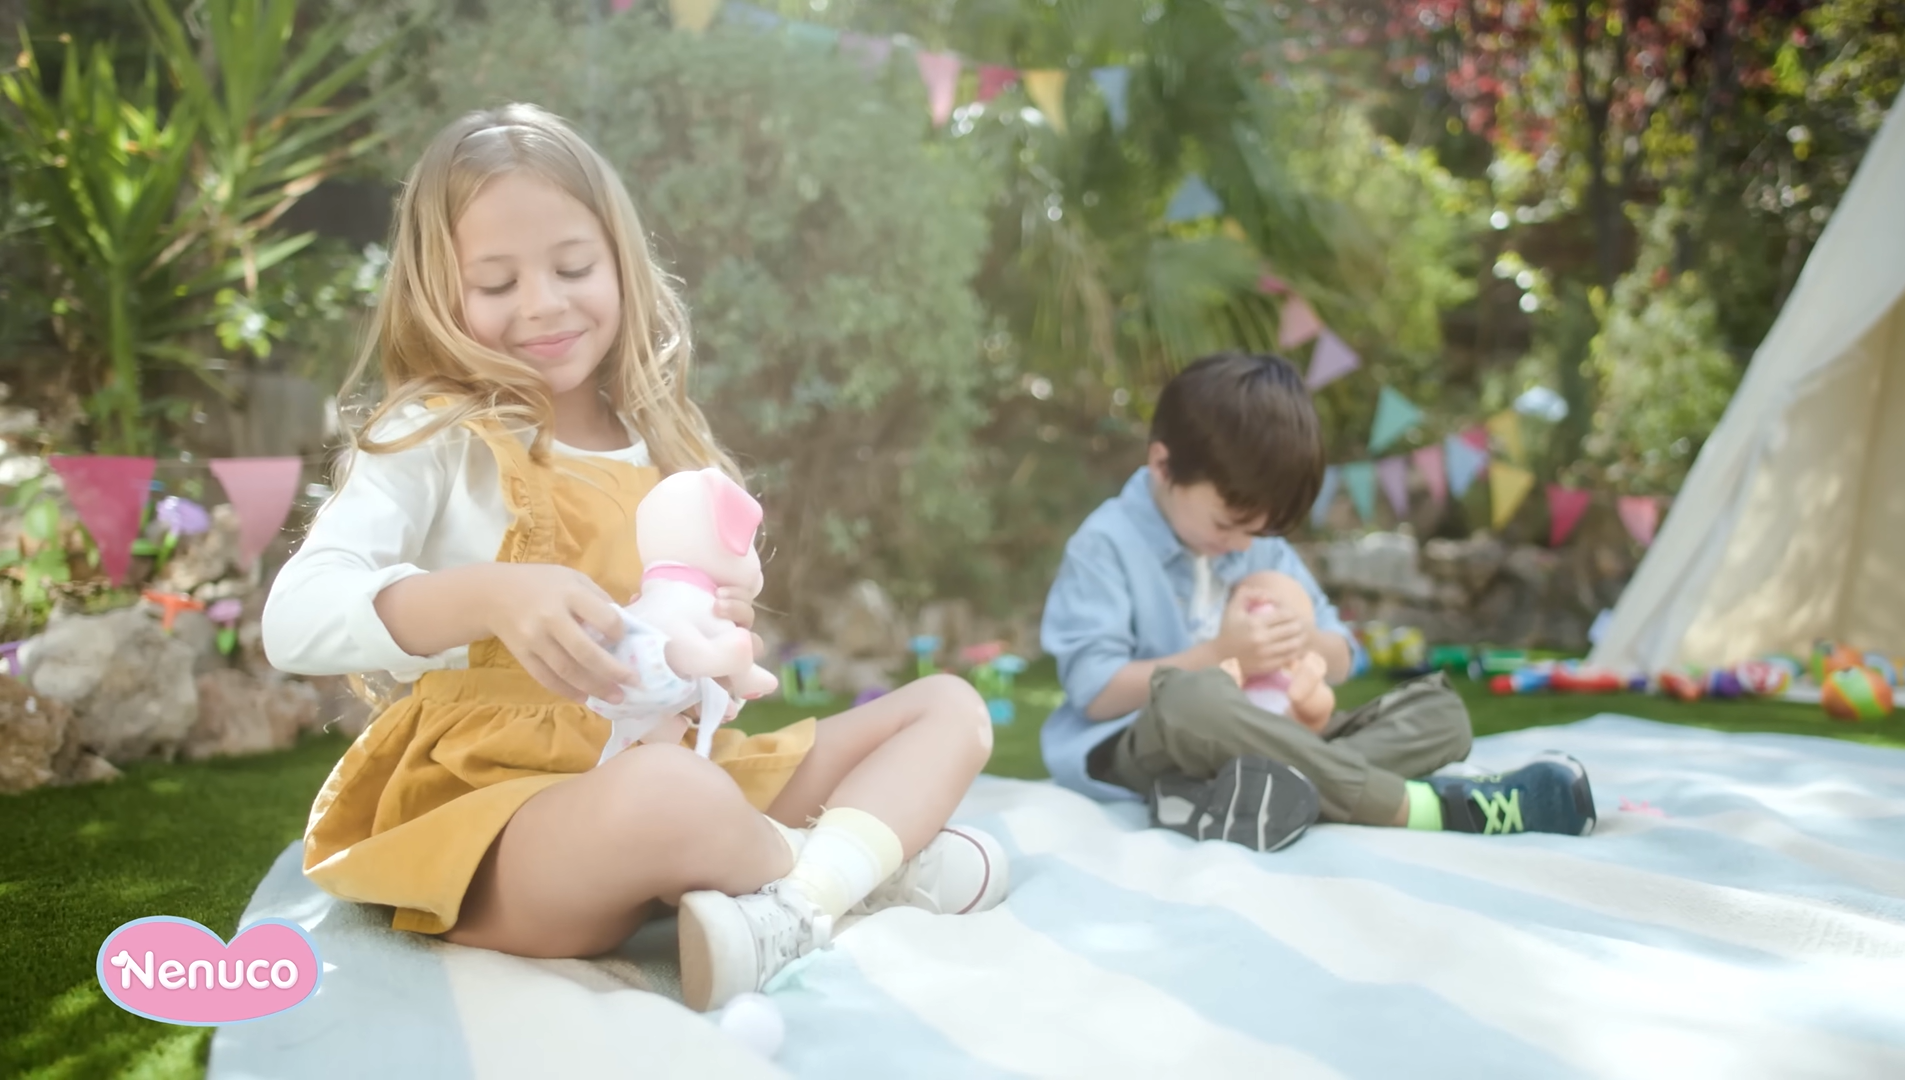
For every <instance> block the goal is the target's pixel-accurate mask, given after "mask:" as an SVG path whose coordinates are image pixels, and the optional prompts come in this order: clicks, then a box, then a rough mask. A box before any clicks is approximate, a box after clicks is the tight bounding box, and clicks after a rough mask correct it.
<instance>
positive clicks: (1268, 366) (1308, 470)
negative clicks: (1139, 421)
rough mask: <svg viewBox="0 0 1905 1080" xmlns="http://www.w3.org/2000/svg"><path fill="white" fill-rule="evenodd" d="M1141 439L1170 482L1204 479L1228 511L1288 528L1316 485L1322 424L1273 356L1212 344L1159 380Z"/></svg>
mask: <svg viewBox="0 0 1905 1080" xmlns="http://www.w3.org/2000/svg"><path fill="white" fill-rule="evenodd" d="M1151 441H1152V442H1154V443H1163V444H1164V449H1165V451H1166V452H1167V453H1168V454H1170V461H1169V462H1167V463H1166V465H1165V471H1166V472H1168V473H1169V474H1170V477H1171V483H1173V484H1175V485H1179V486H1188V485H1191V484H1197V483H1201V482H1203V481H1206V480H1208V481H1210V482H1211V484H1212V485H1213V486H1214V487H1216V489H1217V493H1218V494H1219V495H1221V496H1222V497H1223V500H1224V503H1225V505H1226V506H1228V507H1229V508H1230V510H1231V512H1232V513H1235V514H1236V515H1237V516H1238V517H1240V518H1242V519H1244V520H1246V521H1249V520H1251V519H1254V518H1257V517H1262V518H1264V519H1265V520H1264V525H1263V528H1262V530H1260V533H1259V535H1263V536H1279V535H1282V534H1283V533H1287V532H1289V531H1290V530H1291V529H1293V528H1295V527H1296V526H1297V523H1298V522H1300V521H1302V520H1303V518H1304V516H1305V515H1306V514H1308V513H1309V511H1310V507H1311V506H1312V505H1313V504H1315V502H1316V496H1317V493H1318V492H1319V491H1320V490H1322V487H1323V431H1322V424H1321V423H1319V422H1318V421H1317V418H1316V409H1315V407H1314V406H1312V405H1311V404H1310V394H1309V391H1308V390H1306V389H1304V386H1303V378H1302V376H1300V375H1298V374H1297V371H1296V368H1295V367H1293V366H1292V365H1291V364H1290V362H1289V361H1288V360H1285V359H1284V358H1282V357H1281V356H1272V355H1269V354H1252V353H1235V352H1230V353H1218V354H1216V355H1215V356H1206V357H1203V358H1202V359H1200V360H1197V361H1195V362H1193V363H1192V364H1191V365H1190V366H1188V367H1186V368H1185V369H1184V370H1183V371H1180V372H1178V373H1177V374H1176V375H1175V376H1173V377H1172V378H1171V381H1169V382H1167V383H1165V384H1164V390H1163V392H1162V393H1160V394H1159V395H1158V407H1157V411H1156V412H1155V413H1154V414H1152V417H1151Z"/></svg>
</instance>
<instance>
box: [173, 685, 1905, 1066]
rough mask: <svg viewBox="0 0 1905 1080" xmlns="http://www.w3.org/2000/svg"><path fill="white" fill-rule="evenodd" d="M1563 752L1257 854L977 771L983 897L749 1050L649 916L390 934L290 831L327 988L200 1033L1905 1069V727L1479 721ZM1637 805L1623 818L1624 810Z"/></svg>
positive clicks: (445, 1047) (811, 983)
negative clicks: (699, 997) (1776, 730)
mask: <svg viewBox="0 0 1905 1080" xmlns="http://www.w3.org/2000/svg"><path fill="white" fill-rule="evenodd" d="M1550 748H1554V749H1562V750H1566V751H1568V752H1570V753H1573V754H1574V755H1575V756H1577V757H1579V758H1580V759H1581V760H1582V761H1583V762H1585V763H1586V764H1587V766H1588V769H1589V774H1590V777H1591V778H1592V780H1593V783H1594V789H1595V796H1596V802H1597V805H1598V807H1599V810H1600V814H1601V821H1600V827H1599V829H1598V830H1597V831H1596V833H1595V834H1594V836H1592V837H1590V838H1586V839H1577V838H1571V837H1554V836H1537V835H1527V836H1515V837H1488V838H1482V837H1474V836H1459V835H1445V834H1425V833H1414V832H1406V831H1401V830H1387V829H1368V828H1354V827H1345V826H1319V827H1317V828H1316V829H1313V830H1312V831H1311V832H1310V833H1309V835H1307V836H1305V837H1304V838H1303V839H1302V840H1301V841H1299V842H1298V843H1296V844H1295V845H1293V846H1292V847H1290V848H1288V849H1286V850H1284V851H1282V852H1278V853H1275V854H1271V855H1258V854H1255V853H1252V852H1248V851H1244V850H1242V849H1240V848H1236V847H1234V846H1230V845H1226V844H1221V843H1207V844H1194V843H1192V842H1190V841H1189V840H1187V839H1185V838H1183V837H1180V836H1177V835H1175V834H1172V833H1167V832H1160V831H1156V830H1146V829H1144V828H1142V825H1143V821H1142V811H1141V809H1140V808H1138V807H1136V806H1130V805H1126V806H1116V807H1107V806H1102V805H1099V804H1096V803H1093V802H1091V801H1089V800H1087V799H1084V798H1081V797H1079V796H1076V795H1073V794H1070V793H1068V792H1065V791H1062V790H1060V789H1057V788H1055V787H1053V786H1052V785H1050V784H1046V783H1027V782H1022V781H1009V780H999V779H993V778H989V777H988V778H984V779H982V780H981V781H980V782H979V783H978V784H977V785H975V786H974V788H973V791H972V793H971V794H970V796H969V797H968V798H967V799H966V801H965V803H964V805H963V806H962V807H961V809H960V813H959V818H960V819H961V820H964V821H967V822H971V823H972V824H975V825H977V826H979V827H981V828H985V829H988V830H990V831H992V832H993V833H994V834H995V835H997V836H998V837H999V839H1000V840H1001V841H1002V842H1003V843H1004V844H1005V845H1006V847H1007V849H1008V850H1009V851H1010V853H1011V856H1012V876H1013V892H1012V896H1011V899H1010V900H1009V901H1008V902H1007V903H1006V904H1005V905H1004V906H1003V907H1001V908H1000V909H998V910H996V911H993V912H989V913H987V914H984V915H976V916H966V917H962V918H953V917H940V918H935V917H930V916H927V915H925V914H923V913H921V912H917V911H911V910H900V911H890V912H885V913H882V914H880V915H878V916H875V917H873V918H871V919H868V920H865V921H864V922H862V923H860V924H859V925H857V926H853V927H850V928H847V929H845V930H843V932H842V933H841V934H840V935H839V937H838V938H837V940H836V941H835V943H834V945H833V947H832V948H831V949H828V950H825V951H823V952H821V953H817V954H815V955H814V956H812V957H809V958H807V959H806V960H803V961H801V962H800V963H799V964H797V965H796V966H795V967H794V968H792V969H790V970H789V971H788V972H786V973H784V974H783V976H782V977H781V978H780V979H778V980H777V981H776V983H775V984H774V985H773V986H772V987H770V989H771V991H772V993H773V999H774V1001H775V1002H776V1004H777V1005H778V1006H779V1008H780V1010H781V1012H782V1014H783V1016H784V1017H785V1020H786V1025H787V1040H786V1044H785V1046H784V1048H783V1049H782V1051H781V1053H780V1055H779V1057H778V1059H777V1060H776V1061H775V1062H774V1063H773V1064H769V1063H768V1062H765V1061H762V1060H761V1059H759V1058H757V1057H753V1056H751V1055H750V1053H749V1052H748V1051H746V1050H745V1049H742V1048H741V1047H740V1046H739V1045H738V1044H737V1043H736V1042H734V1041H733V1040H731V1039H729V1038H728V1037H726V1036H725V1035H724V1034H723V1033H722V1032H721V1031H720V1030H719V1029H718V1028H717V1027H715V1026H714V1025H713V1024H712V1023H710V1022H709V1021H708V1020H707V1019H706V1018H703V1017H699V1016H696V1015H695V1014H693V1013H690V1012H688V1011H687V1010H686V1009H684V1008H682V1007H681V1006H680V1005H679V1004H677V1003H676V1002H675V1001H674V1000H673V999H672V997H671V996H670V995H671V994H672V993H673V991H674V986H675V984H674V965H673V959H672V956H671V953H672V948H673V941H672V932H673V927H672V923H670V922H662V923H657V924H653V925H651V926H650V927H648V928H646V929H645V930H644V931H643V932H642V933H641V934H638V935H637V936H636V937H635V938H634V939H633V940H632V941H631V942H630V943H629V944H628V945H626V946H625V947H624V948H623V950H622V952H621V954H619V955H618V956H616V957H612V958H608V959H602V960H596V961H591V962H581V961H563V962H552V961H530V960H521V959H516V958H511V957H505V956H501V955H497V954H493V953H487V952H483V951H480V950H474V949H464V948H458V947H456V946H450V945H443V944H440V943H437V942H435V941H431V940H426V939H421V938H417V937H414V936H409V935H404V934H400V933H397V932H394V931H391V930H388V929H385V928H384V927H385V926H386V925H387V923H386V922H385V921H384V920H385V919H386V917H387V914H386V913H385V912H384V911H382V910H378V909H367V908H360V907H356V906H354V905H348V904H339V903H337V902H335V901H332V900H330V899H329V898H328V897H326V896H324V895H323V894H321V893H319V892H317V891H316V890H315V889H313V888H311V887H310V886H309V885H308V884H307V883H306V882H305V881H304V878H303V877H302V875H301V874H299V873H298V861H297V849H296V848H295V847H294V848H292V849H290V850H287V851H286V852H285V853H284V855H283V856H282V857H280V859H279V860H278V862H277V864H276V865H275V866H274V867H273V868H272V870H271V873H270V874H269V875H268V876H267V877H266V879H265V881H264V883H263V884H262V885H261V886H260V887H259V890H258V893H257V895H256V896H255V897H254V898H253V900H252V903H251V905H250V907H249V908H248V909H247V910H246V912H245V915H244V921H245V922H250V921H253V920H255V919H258V918H263V917H266V916H279V917H282V918H288V919H292V920H294V921H296V922H299V923H300V924H302V925H304V926H305V927H307V928H308V929H310V931H311V933H312V936H313V938H314V939H315V940H316V942H317V945H318V949H319V952H320V955H321V956H322V958H323V960H324V964H325V972H324V981H323V984H322V985H321V987H320V989H319V991H318V994H317V995H316V996H315V997H314V998H312V999H311V1000H310V1001H308V1002H306V1003H305V1004H304V1005H302V1006H299V1007H298V1008H296V1009H293V1010H292V1011H290V1012H288V1013H284V1014H281V1015H279V1016H277V1017H271V1018H267V1019H265V1020H261V1021H256V1022H253V1023H249V1024H242V1025H235V1026H232V1027H228V1028H224V1029H221V1030H220V1031H219V1032H218V1034H217V1036H216V1038H215V1039H214V1042H213V1050H212V1061H211V1070H210V1074H211V1076H212V1077H213V1078H214V1080H229V1078H234V1077H274V1078H276V1077H302V1076H311V1077H320V1076H321V1077H339V1076H352V1077H359V1076H363V1077H369V1076H405V1077H409V1076H445V1077H458V1078H461V1077H514V1076H564V1077H585V1076H638V1075H639V1076H676V1075H679V1076H697V1077H729V1076H732V1077H749V1076H769V1075H787V1074H791V1075H797V1076H813V1077H860V1076H865V1077H894V1076H905V1077H909V1078H912V1077H986V1076H1006V1075H1027V1076H1068V1077H1093V1078H1097V1077H1125V1076H1129V1077H1142V1078H1145V1080H1160V1078H1164V1077H1176V1076H1189V1077H1200V1078H1206V1077H1218V1076H1223V1077H1230V1076H1236V1077H1265V1076H1278V1077H1283V1076H1291V1077H1309V1076H1318V1077H1325V1076H1327V1077H1336V1076H1342V1077H1377V1078H1383V1080H1392V1078H1407V1080H1423V1078H1427V1077H1442V1076H1449V1077H1460V1078H1463V1080H1474V1078H1477V1077H1497V1076H1513V1077H1517V1078H1519V1077H1547V1076H1557V1077H1573V1076H1605V1077H1621V1078H1645V1077H1662V1078H1671V1080H1687V1078H1691V1077H1707V1076H1712V1077H1758V1076H1803V1077H1860V1078H1864V1077H1886V1076H1905V751H1898V750H1888V749H1879V748H1872V747H1866V746H1860V745H1855V744H1849V743H1844V742H1835V741H1828V740H1822V739H1804V738H1795V737H1789V736H1777V735H1750V736H1748V735H1720V734H1715V733H1712V732H1708V731H1703V730H1699V729H1694V728H1682V727H1674V726H1669V725H1663V724H1653V723H1649V722H1646V721H1639V720H1632V719H1628V718H1623V717H1611V716H1604V717H1597V718H1595V719H1593V720H1589V721H1585V722H1582V723H1579V724H1573V725H1569V726H1566V727H1559V728H1545V729H1535V730H1530V731H1523V732H1516V733H1512V734H1509V735H1501V736H1494V737H1491V738H1487V739H1482V740H1479V741H1478V742H1477V744H1476V748H1475V753H1474V754H1473V755H1472V757H1471V760H1472V761H1473V762H1475V763H1477V764H1481V765H1484V766H1491V767H1492V766H1506V765H1512V764H1513V763H1514V762H1515V761H1517V760H1519V759H1521V758H1523V757H1526V756H1527V755H1529V754H1531V753H1533V752H1535V751H1539V750H1543V749H1550ZM1624 805H1625V806H1626V807H1627V809H1623V806H1624Z"/></svg>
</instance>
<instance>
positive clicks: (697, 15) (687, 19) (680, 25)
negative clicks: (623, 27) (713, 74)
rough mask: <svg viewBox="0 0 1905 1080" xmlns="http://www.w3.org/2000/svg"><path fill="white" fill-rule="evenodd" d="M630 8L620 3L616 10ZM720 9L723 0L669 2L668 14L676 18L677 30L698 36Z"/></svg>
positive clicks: (677, 0) (670, 0)
mask: <svg viewBox="0 0 1905 1080" xmlns="http://www.w3.org/2000/svg"><path fill="white" fill-rule="evenodd" d="M628 7H629V5H628V4H625V3H619V2H618V6H617V7H616V9H615V10H617V11H622V10H625V9H627V8H628ZM720 9H721V0H668V12H669V14H670V15H672V16H674V20H675V29H677V30H687V31H690V32H692V33H696V34H699V33H701V32H702V31H703V30H706V29H707V28H708V25H709V24H710V23H712V22H714V15H715V12H717V11H719V10H720Z"/></svg>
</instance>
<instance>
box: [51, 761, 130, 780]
mask: <svg viewBox="0 0 1905 1080" xmlns="http://www.w3.org/2000/svg"><path fill="white" fill-rule="evenodd" d="M124 775H126V774H125V773H122V772H120V771H119V770H118V769H116V768H114V767H113V764H112V762H110V761H107V760H106V759H105V758H103V757H100V756H99V755H98V754H81V755H80V756H79V761H78V763H77V764H75V765H74V766H73V768H72V771H70V772H68V773H65V774H63V775H62V776H61V777H60V780H59V782H60V783H61V784H107V783H111V782H112V781H114V780H117V779H119V778H120V777H122V776H124Z"/></svg>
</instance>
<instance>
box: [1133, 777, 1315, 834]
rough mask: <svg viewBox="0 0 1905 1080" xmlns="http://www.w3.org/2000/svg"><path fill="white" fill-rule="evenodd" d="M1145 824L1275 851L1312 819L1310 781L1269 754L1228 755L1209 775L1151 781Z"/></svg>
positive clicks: (1313, 822) (1312, 821) (1307, 825)
mask: <svg viewBox="0 0 1905 1080" xmlns="http://www.w3.org/2000/svg"><path fill="white" fill-rule="evenodd" d="M1146 802H1147V803H1148V804H1149V805H1150V807H1151V824H1153V825H1155V826H1157V827H1158V828H1161V829H1171V830H1173V831H1175V832H1181V833H1183V834H1184V835H1185V836H1188V837H1190V838H1191V839H1193V840H1228V841H1230V842H1231V843H1233V844H1242V845H1243V846H1244V847H1247V848H1249V849H1251V850H1252V851H1276V850H1277V849H1279V848H1282V847H1285V846H1287V845H1289V843H1290V842H1291V841H1293V840H1295V839H1296V838H1297V837H1299V836H1302V835H1303V830H1305V829H1307V828H1309V827H1310V826H1311V825H1314V824H1315V823H1316V815H1317V813H1318V812H1319V811H1320V810H1321V809H1322V801H1321V800H1320V799H1319V798H1318V797H1317V794H1316V786H1315V785H1314V784H1311V783H1310V781H1309V778H1308V777H1306V776H1304V775H1303V774H1302V773H1300V772H1298V771H1296V770H1295V769H1293V768H1291V767H1290V766H1288V765H1284V764H1282V763H1280V762H1276V761H1271V760H1270V759H1269V758H1260V757H1240V758H1232V759H1231V760H1229V761H1227V762H1225V763H1224V765H1223V767H1222V768H1220V769H1218V770H1217V775H1216V776H1215V777H1214V778H1212V779H1210V780H1193V779H1191V778H1190V777H1188V776H1167V777H1164V778H1162V779H1160V780H1158V781H1157V782H1156V783H1153V784H1152V785H1151V794H1150V798H1149V799H1147V800H1146Z"/></svg>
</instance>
